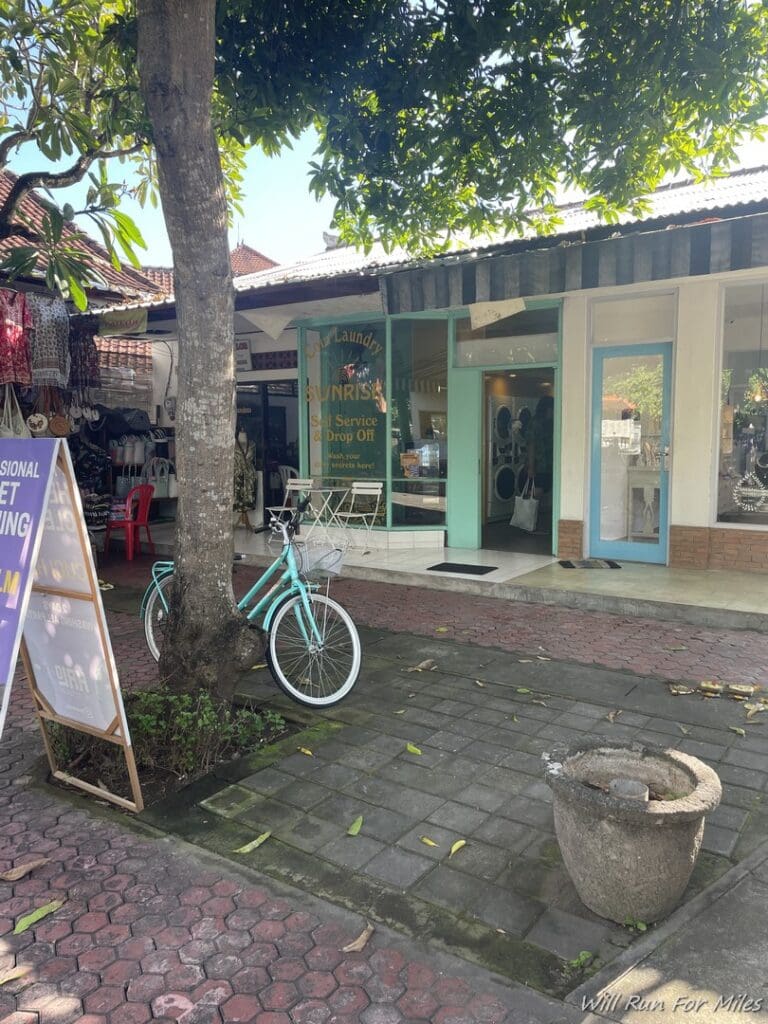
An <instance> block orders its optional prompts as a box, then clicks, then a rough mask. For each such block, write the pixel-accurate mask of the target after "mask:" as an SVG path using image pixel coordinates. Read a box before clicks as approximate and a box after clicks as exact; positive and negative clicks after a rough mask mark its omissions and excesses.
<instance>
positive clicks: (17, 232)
mask: <svg viewBox="0 0 768 1024" xmlns="http://www.w3.org/2000/svg"><path fill="white" fill-rule="evenodd" d="M16 236H18V237H19V238H23V239H24V240H25V241H26V242H39V241H40V235H38V234H37V232H36V231H32V229H31V228H28V227H27V226H26V225H25V224H20V223H19V222H18V221H8V222H6V223H3V222H2V221H0V241H2V240H3V239H4V238H14V237H16Z"/></svg>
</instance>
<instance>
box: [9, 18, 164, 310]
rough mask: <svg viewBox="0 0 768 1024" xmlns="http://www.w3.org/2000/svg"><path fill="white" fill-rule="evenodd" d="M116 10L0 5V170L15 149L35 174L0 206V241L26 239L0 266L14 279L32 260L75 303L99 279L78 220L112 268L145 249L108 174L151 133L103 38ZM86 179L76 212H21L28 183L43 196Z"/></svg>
mask: <svg viewBox="0 0 768 1024" xmlns="http://www.w3.org/2000/svg"><path fill="white" fill-rule="evenodd" d="M123 6H124V5H123V4H122V3H120V2H112V3H104V4H102V3H100V2H98V0H59V2H55V3H46V2H44V0H4V3H3V4H2V6H0V169H5V168H7V167H10V168H12V167H13V161H14V157H15V156H16V154H17V153H18V152H19V151H20V150H21V148H22V147H25V150H26V151H29V150H31V149H34V150H35V151H36V153H37V156H38V159H39V170H38V169H35V170H31V171H27V172H26V173H24V174H21V175H19V176H18V177H17V179H16V180H15V182H14V183H13V185H12V187H11V189H10V192H9V194H8V196H7V198H6V199H5V201H4V202H3V203H2V204H0V239H2V238H9V237H14V236H15V237H17V238H20V239H23V240H24V242H25V244H24V245H22V246H20V247H18V248H17V249H16V250H14V251H13V252H11V254H10V255H9V257H8V258H7V260H6V267H5V269H7V270H8V271H10V272H11V273H12V274H13V275H16V276H18V275H21V274H24V273H28V272H30V271H31V270H32V268H34V267H35V265H36V263H37V262H38V260H39V261H40V262H42V263H43V264H44V266H45V267H46V268H47V278H48V284H49V286H50V287H56V288H58V290H59V291H61V292H62V294H64V295H65V296H68V297H71V298H72V299H73V300H74V301H75V302H76V303H77V305H79V306H81V307H84V305H85V302H86V299H85V293H84V291H83V288H84V286H85V285H88V284H98V283H100V281H99V278H98V275H96V274H94V272H93V270H92V268H91V267H90V266H89V264H88V262H87V260H86V259H85V258H84V256H83V250H82V248H81V247H79V246H78V244H77V242H78V239H79V237H80V234H81V231H80V229H79V228H77V227H75V226H74V222H75V218H76V217H78V216H80V217H81V218H84V219H85V220H87V222H88V223H89V224H90V227H91V228H92V229H95V230H96V231H97V232H98V233H99V235H100V236H101V238H102V239H103V241H104V244H105V246H106V247H107V250H108V251H109V253H110V255H111V256H112V260H113V263H114V264H115V266H119V265H120V261H121V260H128V261H129V262H130V263H132V264H133V265H134V266H138V259H137V256H136V252H135V249H136V247H137V246H138V247H143V241H142V238H141V235H140V234H139V232H138V231H137V229H136V227H135V225H133V223H132V222H131V221H130V219H129V218H127V217H126V215H125V214H124V213H121V212H120V211H119V204H120V200H121V198H122V192H123V189H122V187H121V186H120V185H119V184H117V183H115V182H112V181H110V180H109V177H108V174H107V170H106V167H107V161H108V160H110V159H111V158H120V159H122V160H125V159H126V158H129V157H131V156H134V155H137V154H139V153H140V152H142V151H147V150H148V146H149V139H150V128H149V123H148V121H147V119H146V116H145V114H144V108H143V103H142V102H141V98H140V96H139V94H138V90H137V87H136V81H135V72H134V70H133V69H132V68H131V67H130V66H128V65H127V64H126V62H125V59H124V54H123V53H122V52H121V51H120V48H119V46H117V45H116V43H115V42H112V41H111V40H110V32H111V26H112V25H113V24H114V19H115V17H116V15H118V14H119V13H120V12H121V11H122V9H123ZM61 164H63V165H64V166H63V168H62V169H58V166H59V165H61ZM52 167H54V168H56V169H51V168H52ZM86 176H87V178H88V184H89V187H88V191H87V195H86V199H85V203H84V206H83V208H82V209H80V210H75V209H74V208H73V207H72V206H71V205H70V204H64V205H63V207H62V208H61V210H59V209H57V208H56V206H55V205H53V204H51V207H50V208H49V209H48V210H47V212H46V213H45V214H44V215H43V222H42V226H41V227H39V226H38V227H36V226H35V225H33V224H31V223H30V222H29V221H27V220H25V219H24V217H23V216H22V215H21V214H20V213H19V210H20V204H21V202H22V200H23V199H24V197H25V196H26V195H27V194H28V193H29V192H30V191H31V190H32V189H34V188H42V189H44V190H48V191H49V192H50V190H53V189H58V188H65V187H67V186H68V185H72V184H74V183H76V182H78V181H81V180H82V179H83V178H86ZM65 223H66V224H67V225H69V228H68V230H66V231H65V230H64V225H65Z"/></svg>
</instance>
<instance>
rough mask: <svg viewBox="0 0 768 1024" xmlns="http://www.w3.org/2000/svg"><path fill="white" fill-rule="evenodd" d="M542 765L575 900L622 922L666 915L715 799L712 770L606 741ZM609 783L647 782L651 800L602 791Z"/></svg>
mask: <svg viewBox="0 0 768 1024" xmlns="http://www.w3.org/2000/svg"><path fill="white" fill-rule="evenodd" d="M543 759H544V762H545V778H546V781H547V783H548V785H549V786H550V787H551V789H552V791H553V794H554V813H555V833H556V835H557V841H558V843H559V844H560V851H561V853H562V855H563V861H564V862H565V866H566V868H567V869H568V873H569V874H570V876H571V878H572V880H573V884H574V885H575V886H576V891H577V892H578V894H579V897H580V898H581V900H582V902H583V903H584V904H585V905H586V906H587V907H589V909H590V910H593V911H594V912H595V913H596V914H599V915H600V916H601V917H607V918H609V919H610V920H612V921H618V922H619V923H620V924H625V923H626V922H627V921H628V920H631V921H644V922H646V923H649V922H651V921H658V920H659V919H660V918H663V917H665V916H666V915H667V914H669V913H670V912H671V911H672V909H673V908H674V907H675V906H676V905H677V903H678V902H679V900H680V898H681V897H682V895H683V892H684V891H685V887H686V885H687V884H688V880H689V878H690V876H691V872H692V871H693V866H694V864H695V863H696V858H697V856H698V853H699V848H700V846H701V837H702V833H703V832H704V816H705V815H706V814H709V813H710V812H711V811H713V810H714V809H715V807H717V805H718V804H719V803H720V797H721V794H722V789H721V786H720V779H719V778H718V777H717V775H716V774H715V772H714V771H713V770H712V769H711V768H710V767H708V766H707V765H706V764H704V762H703V761H699V760H698V758H695V757H691V756H690V755H688V754H683V753H681V752H680V751H677V750H662V749H660V748H654V747H645V746H642V745H641V744H626V743H624V744H622V743H612V742H610V741H608V740H604V739H594V740H584V741H583V742H581V743H579V744H576V745H574V746H571V747H563V748H559V749H554V750H553V751H552V752H551V753H549V754H544V755H543ZM615 779H632V780H637V781H640V782H642V783H644V784H645V785H646V786H648V787H649V789H650V792H651V797H652V798H651V799H649V800H637V799H629V798H625V797H619V796H614V795H612V794H610V793H608V792H606V790H607V789H608V787H609V785H610V783H611V782H612V781H613V780H615ZM653 797H661V799H654V798H653Z"/></svg>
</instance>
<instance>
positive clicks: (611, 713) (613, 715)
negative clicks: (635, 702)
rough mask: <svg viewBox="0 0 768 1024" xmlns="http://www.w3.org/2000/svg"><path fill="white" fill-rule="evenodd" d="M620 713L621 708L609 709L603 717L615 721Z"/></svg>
mask: <svg viewBox="0 0 768 1024" xmlns="http://www.w3.org/2000/svg"><path fill="white" fill-rule="evenodd" d="M620 714H621V708H617V709H616V710H615V711H609V712H608V714H607V715H606V716H605V717H606V718H607V719H608V721H609V722H615V721H616V719H617V718H618V717H619V715H620Z"/></svg>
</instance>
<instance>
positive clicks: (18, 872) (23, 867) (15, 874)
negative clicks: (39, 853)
mask: <svg viewBox="0 0 768 1024" xmlns="http://www.w3.org/2000/svg"><path fill="white" fill-rule="evenodd" d="M50 859H51V858H50V857H38V858H37V860H30V861H28V862H27V863H26V864H20V865H19V866H18V867H16V868H11V869H10V870H9V871H4V872H3V873H2V874H1V875H0V880H1V881H3V882H18V880H19V879H20V878H23V877H24V875H28V874H29V872H30V871H34V870H35V868H41V867H42V866H43V864H48V863H49V862H50Z"/></svg>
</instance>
